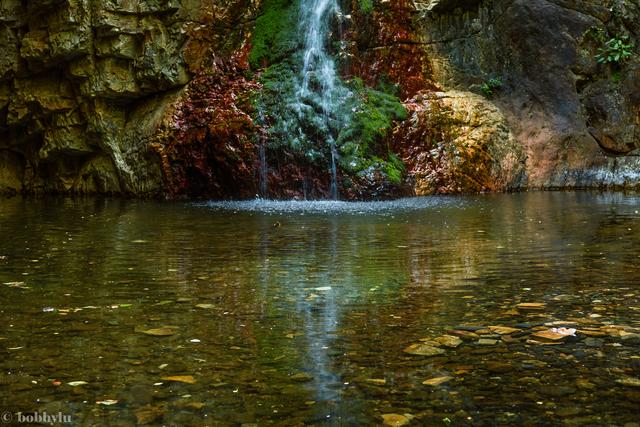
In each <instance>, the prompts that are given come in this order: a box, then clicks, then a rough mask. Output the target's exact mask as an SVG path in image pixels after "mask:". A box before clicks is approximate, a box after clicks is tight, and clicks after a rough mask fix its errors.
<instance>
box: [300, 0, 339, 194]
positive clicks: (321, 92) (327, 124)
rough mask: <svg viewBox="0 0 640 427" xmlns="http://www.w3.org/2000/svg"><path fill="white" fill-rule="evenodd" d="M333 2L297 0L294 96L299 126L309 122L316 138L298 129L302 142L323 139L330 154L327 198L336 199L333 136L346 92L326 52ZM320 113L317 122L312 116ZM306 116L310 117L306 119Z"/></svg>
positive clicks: (336, 13)
mask: <svg viewBox="0 0 640 427" xmlns="http://www.w3.org/2000/svg"><path fill="white" fill-rule="evenodd" d="M339 14H340V8H339V6H338V3H337V1H336V0H301V2H300V21H299V25H300V27H299V31H300V33H301V34H305V42H304V53H303V64H302V76H301V81H300V82H299V88H298V93H297V98H298V102H297V108H298V116H299V119H300V122H301V123H303V124H304V123H306V122H307V121H309V120H310V121H311V122H312V127H314V128H315V129H314V130H313V132H314V133H316V135H309V134H308V132H309V130H307V129H304V128H303V127H301V128H300V132H301V133H302V134H304V135H305V136H306V139H312V140H313V139H318V138H323V137H324V138H325V139H326V142H327V143H328V144H329V147H330V151H331V197H332V198H333V199H337V198H338V183H337V168H336V158H337V150H336V141H335V138H336V133H337V129H339V126H340V123H339V122H340V120H339V119H340V118H339V115H338V114H337V111H338V110H339V108H338V104H339V103H340V98H341V95H340V94H341V93H345V92H346V89H345V88H344V87H343V86H342V85H341V84H340V81H339V79H338V78H337V76H336V66H335V63H334V61H333V59H332V58H331V56H330V55H329V52H328V50H327V40H328V38H329V35H330V32H331V20H332V18H334V17H335V16H339ZM318 113H320V114H321V120H317V118H315V117H314V116H316V115H317V114H318ZM308 116H310V117H308Z"/></svg>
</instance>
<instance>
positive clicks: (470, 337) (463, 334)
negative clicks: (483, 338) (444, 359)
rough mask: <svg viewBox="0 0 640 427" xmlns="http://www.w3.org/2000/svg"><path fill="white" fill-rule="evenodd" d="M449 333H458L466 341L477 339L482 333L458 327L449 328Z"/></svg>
mask: <svg viewBox="0 0 640 427" xmlns="http://www.w3.org/2000/svg"><path fill="white" fill-rule="evenodd" d="M447 333H448V334H451V335H456V336H458V337H460V338H462V339H463V340H465V341H475V340H477V339H478V338H480V335H478V334H476V333H474V332H469V331H464V330H457V329H453V330H449V331H447Z"/></svg>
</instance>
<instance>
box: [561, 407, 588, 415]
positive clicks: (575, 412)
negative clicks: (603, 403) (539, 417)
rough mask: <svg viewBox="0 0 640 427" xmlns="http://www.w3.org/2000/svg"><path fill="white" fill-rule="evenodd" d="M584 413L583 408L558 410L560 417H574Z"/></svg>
mask: <svg viewBox="0 0 640 427" xmlns="http://www.w3.org/2000/svg"><path fill="white" fill-rule="evenodd" d="M581 412H582V409H581V408H577V407H570V408H560V409H557V410H556V415H557V416H559V417H562V418H564V417H573V416H574V415H578V414H580V413H581Z"/></svg>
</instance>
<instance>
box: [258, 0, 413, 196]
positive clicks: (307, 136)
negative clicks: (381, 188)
mask: <svg viewBox="0 0 640 427" xmlns="http://www.w3.org/2000/svg"><path fill="white" fill-rule="evenodd" d="M358 4H359V5H360V7H361V8H362V10H363V11H365V12H366V11H372V10H373V1H372V0H360V1H359V3H358ZM297 13H298V9H297V2H295V1H293V0H265V2H264V4H263V6H262V15H261V16H260V17H259V18H258V20H257V21H256V27H255V30H254V35H253V41H252V50H251V52H250V55H249V62H250V64H251V67H252V68H253V69H254V70H262V71H261V72H260V74H259V81H260V83H262V85H263V87H262V90H261V91H260V93H258V94H256V96H255V97H254V98H253V104H254V106H255V109H254V111H255V116H254V119H255V120H256V121H257V123H260V124H261V125H262V126H264V127H265V128H266V131H267V138H266V141H267V147H268V149H269V150H271V151H272V152H275V151H280V150H284V151H286V152H288V153H292V154H294V155H295V156H296V157H297V160H298V161H304V162H306V163H308V164H312V165H316V166H321V167H325V166H327V164H329V162H330V159H331V144H330V141H331V140H332V139H334V140H335V146H336V148H337V150H338V154H339V156H338V164H339V166H340V168H341V169H342V170H343V171H344V172H346V173H347V174H348V175H360V176H365V175H366V176H369V174H370V173H372V172H378V173H382V174H384V176H386V177H387V179H388V180H389V181H390V182H392V183H400V182H401V181H402V175H403V173H404V169H405V168H404V165H403V163H402V161H401V160H400V158H399V157H397V156H396V155H395V154H393V152H392V151H391V149H390V147H388V146H386V145H385V144H384V141H385V137H386V135H387V133H388V132H389V131H390V130H391V129H392V127H393V125H394V122H395V121H398V120H404V119H405V118H406V117H407V113H406V110H405V109H404V106H403V105H402V103H401V102H400V100H399V99H398V97H397V94H398V92H399V88H398V85H397V84H395V83H392V82H389V81H388V80H387V79H385V78H381V79H380V82H379V84H378V88H377V89H373V88H370V87H366V86H365V85H364V83H363V81H362V80H361V79H358V78H356V79H353V80H352V81H350V82H348V83H340V84H336V88H335V93H334V94H333V97H334V99H340V100H341V102H336V103H335V105H334V107H333V108H332V111H331V112H330V114H329V117H327V116H325V115H324V114H322V108H323V107H322V99H321V98H320V97H319V95H318V94H317V93H315V92H313V91H311V93H306V94H305V95H304V99H300V94H299V93H298V88H299V85H300V78H301V77H300V73H301V69H300V68H301V64H302V54H303V52H302V50H301V49H300V48H301V45H300V43H299V41H298V40H297V38H298V37H297V36H298V27H297V24H296V21H297ZM311 84H312V85H313V84H315V82H314V81H312V82H311Z"/></svg>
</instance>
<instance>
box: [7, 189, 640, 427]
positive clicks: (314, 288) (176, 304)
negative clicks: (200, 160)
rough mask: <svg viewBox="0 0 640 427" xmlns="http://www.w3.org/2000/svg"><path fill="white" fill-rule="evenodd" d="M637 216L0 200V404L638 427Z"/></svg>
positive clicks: (571, 208) (172, 416)
mask: <svg viewBox="0 0 640 427" xmlns="http://www.w3.org/2000/svg"><path fill="white" fill-rule="evenodd" d="M639 211H640V197H638V196H637V195H628V194H622V193H549V192H544V193H542V192H541V193H523V194H513V195H489V196H479V197H433V198H418V199H407V200H400V201H395V202H381V203H342V202H315V203H313V202H268V201H251V202H234V203H217V202H210V203H159V202H150V201H124V200H110V199H63V198H45V199H38V200H28V199H20V198H12V199H4V200H0V233H1V236H2V239H0V301H2V305H1V306H0V324H1V325H2V327H1V329H0V412H4V411H8V412H10V413H11V414H13V415H14V416H15V413H17V412H22V413H24V414H34V413H35V412H37V413H44V412H46V413H48V414H59V413H61V414H66V415H69V416H71V417H72V420H73V424H74V425H113V426H129V425H136V424H148V425H193V426H200V425H202V426H204V425H220V426H226V425H229V426H235V425H243V424H244V425H246V426H251V425H260V426H262V425H272V424H273V425H375V424H381V423H382V422H383V421H385V420H386V421H387V422H388V423H390V424H393V422H395V423H397V424H394V425H400V424H402V423H407V422H408V423H411V424H412V425H550V424H566V425H620V426H622V425H625V424H626V423H634V422H635V423H638V422H640V415H639V414H640V412H639V411H638V407H639V405H640V334H638V333H639V332H640V213H639ZM522 304H525V305H522ZM526 304H528V305H526ZM561 327H564V328H567V329H576V332H575V336H574V335H570V334H569V335H567V336H560V337H559V336H557V335H553V333H551V335H549V331H550V329H551V328H561ZM508 328H512V329H508ZM565 333H566V332H565ZM545 334H546V335H545ZM414 353H421V354H422V355H420V354H414ZM631 425H634V424H631ZM636 425H637V424H636Z"/></svg>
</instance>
